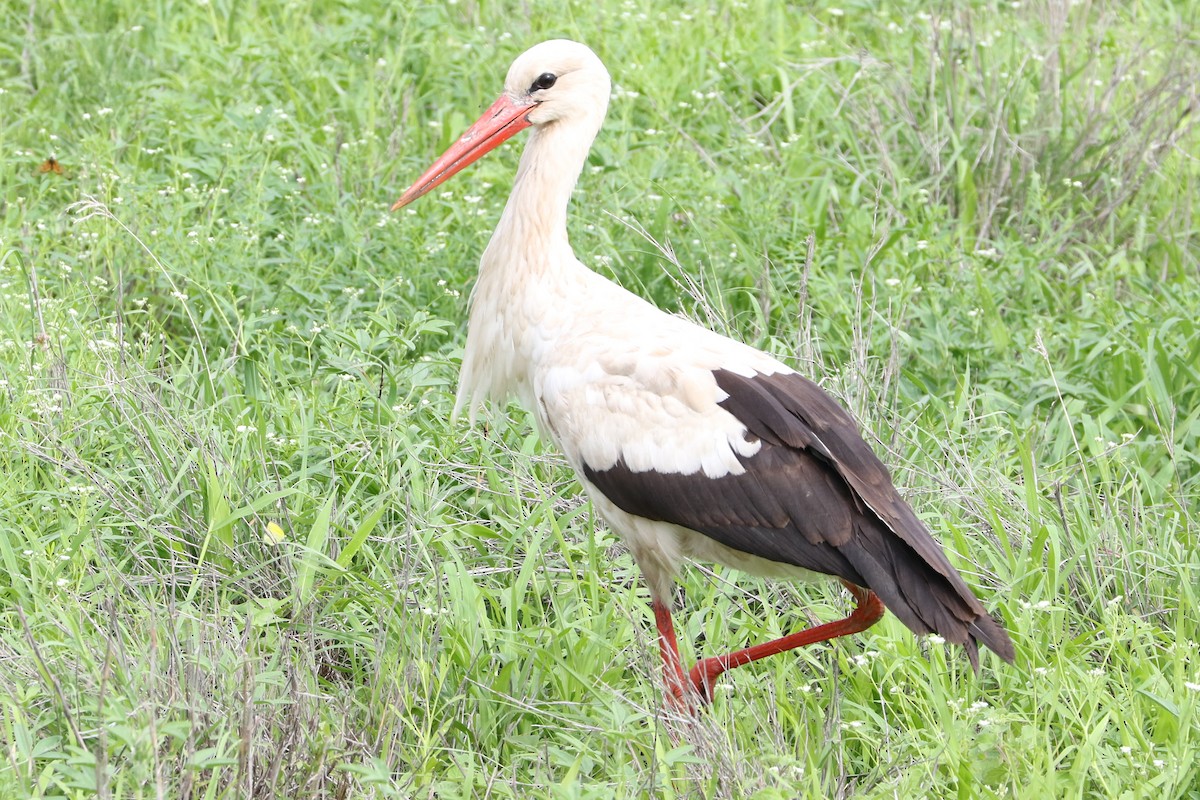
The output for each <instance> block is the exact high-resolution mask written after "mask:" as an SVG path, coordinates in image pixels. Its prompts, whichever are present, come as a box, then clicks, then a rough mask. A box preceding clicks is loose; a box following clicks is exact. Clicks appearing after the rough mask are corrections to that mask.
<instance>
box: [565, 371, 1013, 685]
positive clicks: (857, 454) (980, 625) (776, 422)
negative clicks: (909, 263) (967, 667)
mask: <svg viewBox="0 0 1200 800" xmlns="http://www.w3.org/2000/svg"><path fill="white" fill-rule="evenodd" d="M714 376H715V377H716V380H717V385H718V386H720V387H721V389H722V390H723V391H724V392H725V394H726V395H727V397H726V398H725V399H724V400H722V401H721V403H720V405H721V407H722V408H723V409H725V410H726V411H728V412H729V413H730V414H732V415H733V416H734V417H736V418H737V419H738V420H739V421H740V422H742V424H744V425H745V426H746V429H747V436H753V437H757V438H758V439H759V440H761V441H762V447H761V449H760V450H759V451H758V453H756V454H755V455H754V456H751V457H749V458H742V459H741V462H742V464H743V466H744V467H745V472H744V473H742V474H741V475H726V476H724V477H721V478H709V477H707V476H705V475H704V474H703V473H694V474H691V475H684V474H681V473H663V472H655V471H645V472H634V471H632V470H630V469H629V468H628V467H627V466H626V465H625V463H624V461H618V462H617V463H616V464H615V465H614V466H612V467H610V468H608V469H604V470H595V469H592V468H591V467H590V466H588V465H586V464H585V465H584V473H585V474H586V476H587V478H588V480H589V481H591V482H592V483H593V484H595V486H596V487H597V488H598V489H599V490H600V491H601V492H603V493H604V494H605V496H607V497H608V498H609V499H610V500H611V501H612V502H613V503H614V504H615V505H616V506H617V507H618V508H621V509H622V510H624V511H626V512H628V513H631V514H636V515H638V516H641V517H645V518H647V519H653V520H659V521H664V522H671V523H674V524H677V525H681V526H683V527H686V528H689V529H691V530H694V531H698V532H700V533H703V534H705V535H707V536H711V537H712V538H713V539H715V540H717V541H718V542H720V543H721V544H724V545H726V546H727V547H732V548H734V549H735V550H740V551H742V552H746V553H751V554H753V555H756V556H760V557H762V558H766V559H769V560H771V561H779V562H783V563H787V564H793V565H795V566H798V567H803V568H805V569H810V570H813V571H816V572H822V573H826V574H829V575H836V576H837V577H840V578H844V579H845V580H848V581H850V582H851V583H855V584H858V585H859V586H865V587H867V588H869V589H871V590H872V591H874V592H875V593H876V594H878V595H879V597H880V598H881V599H882V600H883V603H884V605H886V606H887V607H888V608H890V609H891V610H892V612H893V613H894V614H895V615H896V616H897V617H898V618H899V619H900V621H901V622H903V623H904V624H905V625H907V626H908V627H909V628H911V629H912V630H913V631H914V632H916V633H918V634H925V633H934V632H936V633H938V634H940V635H941V636H943V637H944V638H945V639H946V640H947V641H951V642H955V643H958V644H961V645H963V646H964V647H965V648H966V650H967V654H968V655H969V656H970V659H971V663H972V665H974V666H976V667H978V643H983V644H984V645H986V646H987V647H989V648H990V649H991V650H993V651H994V652H996V653H997V654H998V655H999V656H1000V657H1001V658H1003V659H1004V660H1006V661H1012V660H1013V646H1012V642H1011V641H1010V640H1009V638H1008V634H1007V633H1005V631H1004V629H1003V628H1002V627H1000V626H999V625H998V624H997V623H996V622H995V621H994V620H993V619H992V618H991V617H989V616H988V615H987V612H986V611H985V610H984V608H983V606H982V605H981V604H980V602H979V601H978V600H977V599H976V597H975V595H974V594H973V593H972V592H971V590H970V589H969V588H967V585H966V583H964V582H963V580H962V577H961V576H960V575H959V574H958V572H957V571H956V570H955V569H954V567H953V566H952V565H951V564H950V562H949V560H947V558H946V555H945V553H944V552H943V551H942V548H941V546H940V545H938V543H937V542H936V541H935V540H934V539H933V537H932V536H930V534H929V531H928V530H927V529H926V527H925V526H924V524H922V523H921V521H920V520H919V519H918V518H917V516H916V514H914V513H913V511H912V508H911V507H909V505H908V503H906V502H905V501H904V499H903V498H902V497H900V494H899V492H897V491H896V487H895V485H894V484H893V483H892V478H891V475H890V474H889V473H888V470H887V467H885V466H884V465H883V463H882V462H881V461H880V460H879V459H878V458H877V457H876V455H875V453H874V452H873V451H872V450H871V448H870V447H869V446H868V445H867V443H866V442H865V441H863V439H862V437H861V436H860V435H859V433H858V428H857V426H856V425H855V423H854V419H853V418H852V417H851V416H850V415H849V414H848V413H847V412H846V411H845V410H844V409H843V408H842V407H841V406H839V405H838V404H837V402H836V401H835V400H834V399H833V398H832V397H830V396H829V395H828V394H827V393H826V392H825V391H823V390H822V389H821V388H820V387H819V386H817V385H816V384H815V383H813V382H812V381H810V380H808V379H806V378H804V377H802V376H800V375H795V374H778V375H770V376H762V375H757V376H754V377H750V378H747V377H745V376H742V375H738V374H736V373H733V372H729V371H726V370H719V371H717V372H715V373H714Z"/></svg>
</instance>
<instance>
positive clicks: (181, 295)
mask: <svg viewBox="0 0 1200 800" xmlns="http://www.w3.org/2000/svg"><path fill="white" fill-rule="evenodd" d="M171 297H174V298H175V299H176V300H178V301H179V302H181V303H186V302H187V299H188V296H187V294H186V293H185V292H181V291H179V290H178V289H175V290H174V291H172V292H171Z"/></svg>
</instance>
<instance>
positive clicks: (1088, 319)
mask: <svg viewBox="0 0 1200 800" xmlns="http://www.w3.org/2000/svg"><path fill="white" fill-rule="evenodd" d="M875 5H876V4H871V3H852V4H845V5H842V6H841V12H840V13H838V12H837V11H835V9H833V8H832V7H827V6H820V7H813V8H809V7H807V6H804V7H795V6H786V5H784V4H782V3H769V2H765V1H760V2H755V1H754V0H750V1H749V2H714V3H712V4H710V5H705V6H696V7H693V8H692V9H691V10H690V11H687V12H684V11H680V10H678V9H672V10H669V11H663V10H661V8H662V6H661V5H659V4H650V3H646V2H641V1H640V0H625V1H624V2H615V0H609V1H608V2H601V3H592V2H569V3H542V2H534V3H527V4H522V5H520V6H519V7H513V8H505V7H503V5H502V4H491V3H482V4H480V3H474V2H459V3H457V4H430V5H428V6H421V7H417V8H410V7H409V4H406V3H399V2H395V3H383V2H377V3H343V2H335V1H334V0H316V1H315V2H311V3H254V2H237V1H236V0H211V2H207V3H202V2H183V1H182V0H178V1H174V2H173V0H164V2H160V3H154V4H145V3H134V2H131V1H130V0H107V2H102V3H97V4H93V6H91V7H88V8H84V7H83V5H82V4H76V3H69V2H65V1H64V0H58V2H53V1H52V0H31V2H29V3H17V2H13V3H8V4H6V5H4V6H3V7H0V21H2V22H3V28H2V30H3V31H4V34H3V35H2V36H0V175H2V176H3V184H2V187H0V509H3V513H2V514H0V566H2V569H0V745H2V746H0V753H2V754H0V796H4V797H10V796H11V797H18V796H20V797H55V798H58V797H63V798H66V797H91V796H94V795H99V796H101V797H114V798H118V797H119V798H133V797H206V798H219V797H229V798H234V797H245V796H251V795H253V796H256V797H331V798H333V797H398V798H435V797H436V798H441V799H443V800H445V799H447V798H455V797H464V798H465V797H471V798H476V797H515V798H528V797H545V798H551V797H553V798H574V797H596V798H610V797H645V796H652V797H662V798H674V797H737V798H741V797H757V798H776V797H778V798H791V797H797V796H801V797H814V798H816V797H821V798H825V797H881V798H882V797H950V796H956V797H960V798H970V797H993V796H994V797H1014V798H1031V797H1039V798H1040V797H1065V798H1077V797H1122V798H1137V797H1147V798H1197V797H1200V708H1198V706H1200V657H1198V656H1197V652H1198V651H1200V645H1198V642H1200V622H1198V620H1200V545H1198V544H1197V540H1198V538H1200V537H1198V533H1197V531H1198V526H1200V506H1198V498H1200V459H1198V455H1197V454H1198V453H1200V330H1198V326H1200V323H1198V322H1197V319H1196V317H1197V309H1200V280H1198V278H1200V238H1198V235H1200V212H1198V211H1197V207H1196V203H1195V198H1196V197H1197V196H1198V195H1200V166H1198V162H1197V159H1196V155H1197V153H1198V152H1200V146H1198V145H1200V141H1198V136H1197V127H1196V120H1197V115H1196V113H1195V110H1194V109H1195V103H1196V94H1195V91H1196V90H1195V86H1196V85H1197V84H1198V83H1200V60H1198V58H1197V56H1196V51H1195V48H1194V38H1195V30H1196V23H1197V21H1198V18H1197V13H1198V9H1197V6H1196V5H1195V4H1194V3H1171V2H1166V0H1161V2H1154V1H1152V2H1138V3H1131V4H1113V5H1112V6H1111V7H1110V6H1105V5H1101V4H1088V3H1080V4H1075V5H1073V6H1072V7H1071V8H1070V9H1067V8H1066V6H1065V4H1063V3H1059V2H1051V3H1046V4H1033V3H1022V4H1015V3H988V2H976V3H972V4H970V7H969V8H966V7H964V8H963V9H962V10H958V9H957V6H955V7H954V8H953V9H952V7H951V5H950V4H944V5H943V6H942V7H940V8H938V9H937V10H936V11H934V12H932V13H927V12H928V4H924V3H915V2H914V3H900V4H892V5H889V6H888V7H887V9H888V10H886V11H876V10H874V6H875ZM1034 6H1037V7H1036V8H1035V7H1034ZM551 36H570V37H573V38H577V39H580V40H584V41H587V42H590V43H591V44H592V45H593V46H594V47H595V48H596V49H597V51H598V52H599V53H600V55H601V57H602V58H603V59H604V60H605V61H606V63H607V64H608V65H609V67H610V70H611V71H612V73H613V77H614V82H615V98H614V100H613V103H612V106H611V108H610V111H609V118H608V123H607V125H606V128H605V130H604V132H603V133H602V134H601V136H600V138H599V140H598V141H597V143H596V147H595V149H594V151H593V154H592V157H591V159H590V161H589V166H588V168H586V169H585V171H584V175H583V179H582V183H581V189H580V191H579V193H578V194H577V202H576V206H575V208H574V210H573V214H572V222H571V225H572V236H573V241H574V244H575V246H576V249H577V251H578V252H579V253H580V256H581V258H582V259H583V260H584V261H585V262H586V263H588V264H590V265H592V266H594V267H595V268H596V269H597V270H599V271H600V272H602V273H603V274H606V275H610V276H612V277H614V278H615V279H616V280H618V281H620V282H621V283H623V284H624V285H626V286H628V287H630V288H632V289H634V290H635V291H638V292H639V293H642V294H644V295H646V296H648V297H650V298H651V299H653V300H654V301H655V302H657V303H658V304H659V305H661V306H662V307H664V308H666V309H669V310H672V311H680V312H682V313H687V314H690V315H693V316H696V317H698V318H700V319H704V320H705V321H707V322H709V323H711V324H713V325H715V326H717V327H718V328H721V329H724V330H726V331H729V332H732V333H734V334H735V335H737V336H739V337H740V338H743V339H745V340H747V341H749V342H751V343H753V344H755V345H758V346H761V347H765V348H768V349H770V350H772V351H773V352H776V353H778V354H780V355H781V356H784V357H787V358H791V359H793V360H794V361H795V363H796V364H797V365H798V366H800V367H801V368H802V369H804V370H805V371H806V372H808V373H810V374H812V375H814V376H815V377H816V378H818V379H819V380H821V381H822V382H823V383H824V384H825V385H826V386H828V387H829V388H830V389H831V390H832V391H833V392H835V393H836V394H837V395H838V396H839V397H841V398H842V399H844V400H845V401H846V403H847V404H848V405H849V406H850V407H851V408H852V409H854V411H855V412H856V414H857V415H858V416H859V417H860V419H861V420H862V423H863V427H864V430H865V431H866V432H867V435H868V437H869V438H871V439H872V440H873V441H875V442H876V443H877V445H878V448H879V449H880V450H881V452H884V453H885V454H886V456H887V458H886V460H887V461H888V462H889V463H890V464H891V465H893V467H894V474H895V477H896V479H897V482H898V483H899V484H900V485H901V486H902V487H904V490H905V492H906V494H907V496H909V497H910V498H911V499H912V501H913V503H914V505H915V507H916V508H917V510H918V513H920V515H921V516H922V517H923V518H924V519H926V520H927V521H928V522H929V524H930V526H931V528H932V529H933V530H934V531H935V533H936V535H937V536H938V537H939V538H940V539H941V540H942V541H943V542H944V543H945V545H946V547H947V549H948V550H949V551H950V552H951V554H952V558H953V560H954V561H955V562H956V563H957V564H958V565H959V566H960V568H961V569H962V570H963V572H964V574H965V575H966V576H967V579H968V582H969V583H970V584H972V585H973V586H975V587H977V588H978V591H979V594H980V596H981V597H982V598H984V601H985V603H986V605H987V606H988V607H989V608H990V609H992V610H993V611H994V612H995V613H997V614H998V615H1000V616H1001V617H1002V618H1003V619H1004V621H1005V624H1006V625H1007V626H1008V628H1009V630H1010V631H1011V632H1012V634H1013V638H1014V641H1015V643H1016V646H1017V662H1016V664H1015V665H1013V666H1007V665H1004V664H1002V663H1000V662H999V661H998V660H997V659H995V658H994V657H990V656H985V659H984V669H983V671H982V672H981V674H980V675H979V676H978V677H975V676H973V675H972V674H971V671H970V669H969V667H968V665H967V664H966V661H965V659H964V658H963V657H962V655H961V653H959V652H957V651H954V650H951V649H948V648H946V647H944V646H942V645H939V644H936V643H930V642H926V641H920V640H917V639H915V638H914V637H913V636H912V635H911V634H910V633H909V632H908V631H907V630H906V629H904V628H903V626H901V625H900V624H899V623H897V622H896V621H895V620H894V619H891V618H889V619H886V620H885V621H884V622H882V623H881V624H880V625H878V626H876V627H875V628H873V629H871V630H870V631H869V632H867V633H866V634H864V635H860V636H857V637H853V638H851V639H849V640H844V641H841V642H838V643H837V644H834V645H826V646H821V647H817V648H813V649H810V650H808V651H806V652H802V653H799V654H798V655H796V656H795V657H779V658H775V659H769V660H767V661H765V662H762V663H760V664H757V665H754V666H752V667H747V668H745V669H742V670H737V671H735V672H734V673H730V674H729V675H728V676H726V677H725V678H723V679H722V683H721V685H720V687H718V692H717V698H716V701H715V704H714V705H713V707H712V709H711V710H710V711H709V712H708V713H707V714H705V715H704V716H703V717H702V718H701V719H700V721H699V722H698V723H697V724H696V725H695V726H693V727H689V728H686V729H683V730H680V729H678V727H677V726H673V725H672V724H670V723H668V722H667V721H666V720H664V718H663V716H662V712H661V695H660V688H661V687H660V685H659V683H658V680H659V679H658V665H657V663H656V662H657V658H658V656H657V651H656V647H655V640H654V634H653V623H652V619H651V616H650V613H649V609H648V604H647V596H646V592H645V589H644V588H643V586H642V584H641V582H640V578H639V576H638V573H637V571H636V569H635V568H634V567H633V565H632V563H631V561H630V558H629V556H628V554H627V553H626V552H625V551H624V550H623V549H622V548H621V546H620V545H619V543H618V542H617V540H616V539H615V537H614V536H613V535H612V534H611V533H610V532H609V531H607V530H606V529H605V528H604V526H603V525H602V524H601V523H600V522H599V521H598V520H597V518H596V517H595V515H594V514H593V512H592V510H591V508H590V507H589V506H588V505H587V504H586V503H585V502H584V501H583V499H582V498H581V497H580V495H579V494H578V491H577V489H576V487H575V485H574V483H573V481H572V479H571V476H570V474H569V471H568V470H567V469H566V467H565V465H564V464H563V463H562V461H561V459H560V458H559V457H558V456H557V455H556V454H554V453H553V452H551V451H549V450H548V449H547V448H545V447H544V446H543V445H542V444H541V443H540V442H539V441H538V440H537V438H536V436H534V435H533V434H532V433H531V432H530V425H529V422H528V419H527V418H526V416H525V415H524V413H523V412H521V411H519V410H517V409H515V408H513V409H508V410H504V409H501V410H500V412H499V413H497V414H496V415H495V416H494V417H492V418H491V419H490V420H488V421H487V422H486V423H485V424H480V425H478V426H476V427H475V428H474V429H472V428H470V427H469V426H468V425H467V424H466V423H465V422H459V423H451V422H450V421H449V413H450V409H451V406H452V402H453V399H452V398H453V391H454V385H455V381H456V373H457V366H458V361H459V357H460V354H461V348H462V344H463V340H464V336H465V330H464V328H465V319H466V308H465V306H466V297H467V294H468V291H469V287H470V285H471V281H472V280H473V277H474V270H475V264H476V262H477V259H478V256H479V253H480V251H481V249H482V246H483V243H484V242H485V241H486V238H485V237H486V236H487V235H488V233H489V232H490V229H491V227H492V225H493V224H494V222H495V220H496V218H497V217H498V214H499V208H500V207H501V205H502V203H503V201H504V198H505V194H506V191H507V188H508V185H509V181H510V177H511V174H512V171H513V169H514V166H515V161H516V148H513V147H510V148H505V149H504V150H503V151H501V152H500V153H498V154H497V155H494V156H492V157H491V158H490V159H487V160H485V161H483V162H481V163H480V164H478V165H476V166H475V167H473V168H472V170H471V171H470V172H469V173H466V174H463V175H461V176H459V178H458V179H456V180H455V181H454V182H452V183H450V184H447V186H446V187H445V190H446V192H447V196H446V199H444V200H442V199H439V197H438V196H437V195H436V194H435V195H434V196H431V197H429V198H426V199H425V200H422V201H421V202H419V203H417V204H416V205H415V206H414V207H412V208H411V209H408V210H406V211H404V212H402V213H400V214H397V215H392V214H389V213H388V206H389V205H390V203H391V202H392V201H393V200H394V199H395V198H396V197H397V196H398V194H399V192H400V191H401V190H402V189H403V188H404V187H405V186H407V185H408V182H409V181H410V180H411V179H412V178H413V177H415V176H416V175H417V174H419V172H420V171H421V170H422V169H423V168H424V167H425V166H426V164H427V163H428V162H429V161H430V160H431V159H432V158H433V157H434V156H436V155H437V154H438V153H439V152H441V149H442V148H444V147H445V146H446V145H447V144H448V143H449V142H450V141H451V140H452V139H453V137H455V136H456V135H457V134H458V133H459V132H461V130H462V129H464V128H465V127H466V125H467V124H469V123H470V122H471V121H472V120H473V119H474V116H475V114H477V113H478V112H479V111H480V110H481V109H482V108H484V107H485V106H486V104H487V103H488V102H490V101H491V99H492V98H493V96H494V95H495V93H496V92H497V91H498V90H499V87H500V84H501V80H502V76H503V74H504V71H505V70H506V69H507V66H508V64H509V62H510V61H511V59H512V58H513V57H515V56H516V55H517V54H518V53H519V52H520V51H522V50H523V49H524V48H525V47H527V46H529V45H531V44H533V43H535V42H537V41H540V40H541V39H543V38H549V37H551ZM1189 104H1190V108H1191V111H1190V112H1189V110H1188V109H1189ZM49 156H54V157H55V158H57V159H58V161H59V162H60V163H61V165H62V167H63V174H62V175H59V174H56V173H54V172H53V171H46V172H43V171H40V170H39V165H40V164H42V162H43V160H44V159H46V158H47V157H49ZM639 227H640V228H644V229H645V231H646V232H647V233H648V234H649V235H650V236H651V237H653V240H654V241H651V240H650V239H648V238H647V237H644V236H642V235H641V234H640V233H639V232H638V228H639ZM810 236H811V237H812V255H811V257H809V256H808V237H810ZM655 242H657V243H659V244H661V245H662V247H663V248H666V249H668V252H670V253H673V254H674V257H673V259H672V258H668V257H667V256H666V255H664V252H663V251H662V249H660V248H659V247H658V246H656V244H655ZM688 287H693V288H691V289H690V290H689V289H688ZM272 523H274V524H275V525H277V526H279V528H278V529H274V528H272V529H270V530H268V525H270V524H272ZM278 530H282V541H279V538H280V537H279V535H278ZM682 586H683V592H682V598H683V602H682V611H681V613H680V615H679V617H678V624H679V627H680V637H681V641H682V642H683V646H684V649H685V650H686V651H687V652H688V653H689V654H692V653H694V652H695V651H696V649H700V650H701V651H702V652H703V653H705V654H709V653H713V652H715V651H716V650H717V649H718V648H719V647H722V646H729V645H741V644H743V643H748V642H755V641H761V640H764V639H765V638H767V637H769V636H774V635H778V634H781V633H785V632H788V631H790V630H793V629H795V628H797V627H799V626H801V625H804V624H806V622H807V621H808V620H810V619H822V620H825V619H830V618H833V617H835V616H837V615H838V614H840V613H842V612H843V611H844V610H845V608H846V600H845V598H844V597H843V596H842V595H841V594H840V593H839V592H838V591H836V590H835V589H833V588H825V587H823V586H820V585H814V586H799V587H792V586H787V585H779V584H772V583H767V582H760V581H756V580H753V579H750V578H747V577H745V576H741V575H736V574H733V573H728V572H721V571H716V572H714V571H711V570H710V569H709V568H708V567H705V566H701V567H698V568H692V569H689V570H688V571H687V572H686V574H685V575H684V576H683V578H682ZM673 737H677V738H673Z"/></svg>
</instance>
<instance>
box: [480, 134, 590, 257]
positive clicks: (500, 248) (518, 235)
mask: <svg viewBox="0 0 1200 800" xmlns="http://www.w3.org/2000/svg"><path fill="white" fill-rule="evenodd" d="M595 136H596V131H595V130H590V131H588V130H581V129H580V126H578V125H576V126H570V125H566V124H564V123H562V122H556V123H550V124H548V125H544V126H539V127H537V128H535V129H534V130H533V132H532V135H531V136H530V137H529V141H528V143H527V144H526V145H525V151H524V153H522V154H521V164H520V166H519V167H518V168H517V176H516V179H515V180H514V182H513V188H512V192H511V194H509V196H508V203H507V204H506V205H505V206H504V213H503V214H502V215H501V217H500V223H499V224H498V225H497V226H496V232H495V233H494V234H492V241H491V243H490V244H489V245H488V252H487V253H485V256H484V259H483V263H482V264H481V268H482V269H487V268H488V267H489V266H490V265H491V264H492V263H493V262H496V261H497V260H498V258H496V257H492V256H497V257H499V256H500V255H501V254H504V256H505V257H504V258H503V259H500V260H506V261H510V263H514V264H515V263H519V264H521V266H522V267H523V269H525V270H538V269H546V268H551V267H553V266H555V265H558V264H563V263H564V262H570V261H573V259H571V258H570V243H569V242H568V240H567V206H568V204H569V203H570V200H571V192H572V191H573V190H574V188H575V184H576V182H577V181H578V180H579V173H580V172H581V171H582V170H583V164H584V162H585V161H586V160H587V154H588V148H589V147H591V144H592V140H593V139H595ZM564 251H565V252H564Z"/></svg>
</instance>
